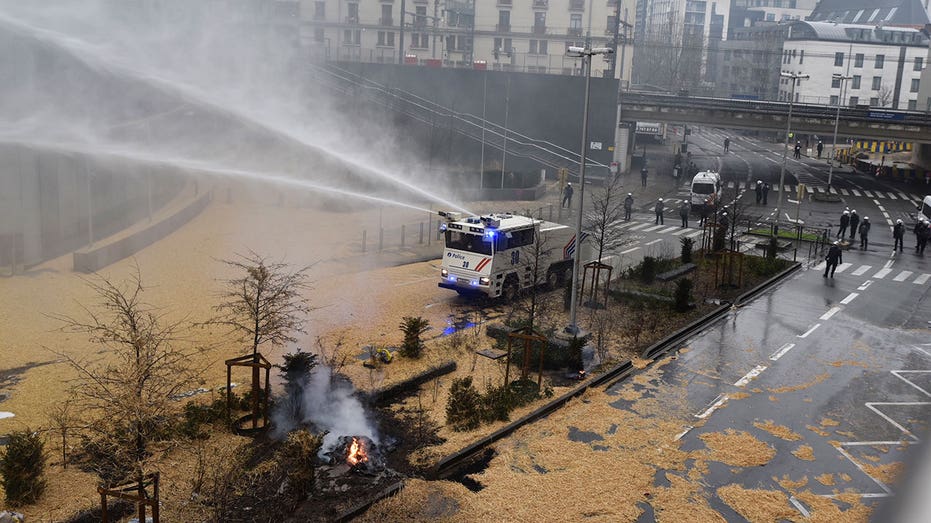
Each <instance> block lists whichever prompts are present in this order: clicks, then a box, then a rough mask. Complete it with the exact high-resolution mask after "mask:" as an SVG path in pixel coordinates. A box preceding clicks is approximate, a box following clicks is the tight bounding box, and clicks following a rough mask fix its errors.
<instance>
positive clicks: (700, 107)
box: [619, 92, 931, 151]
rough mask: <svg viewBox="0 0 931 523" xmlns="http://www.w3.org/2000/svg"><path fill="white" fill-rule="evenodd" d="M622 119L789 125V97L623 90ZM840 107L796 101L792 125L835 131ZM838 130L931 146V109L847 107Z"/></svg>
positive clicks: (795, 128) (769, 126)
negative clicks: (773, 99) (740, 97)
mask: <svg viewBox="0 0 931 523" xmlns="http://www.w3.org/2000/svg"><path fill="white" fill-rule="evenodd" d="M619 101H620V106H621V107H620V113H621V116H620V121H622V122H638V121H639V122H663V123H670V124H701V125H708V126H714V127H724V128H729V129H753V130H762V131H783V132H784V131H785V128H786V118H787V117H788V114H789V104H788V102H770V101H760V100H734V99H722V98H701V97H694V96H676V95H669V94H654V93H638V92H622V93H621V95H620V100H619ZM836 115H837V107H836V106H829V105H813V104H801V103H796V104H793V108H792V131H793V132H796V133H808V134H817V135H819V136H822V137H826V136H832V135H833V134H834V118H835V116H836ZM837 134H838V136H849V137H856V138H865V139H873V140H886V141H902V142H913V143H916V144H922V146H921V147H916V149H922V150H925V151H927V150H929V149H931V147H929V144H931V114H927V113H920V112H915V111H893V110H888V109H878V108H869V109H866V108H854V107H842V108H841V110H840V124H839V127H838V130H837Z"/></svg>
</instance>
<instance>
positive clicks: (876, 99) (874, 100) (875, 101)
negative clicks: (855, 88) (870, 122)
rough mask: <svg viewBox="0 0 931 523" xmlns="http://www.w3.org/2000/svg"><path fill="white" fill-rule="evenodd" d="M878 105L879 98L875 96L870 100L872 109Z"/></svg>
mask: <svg viewBox="0 0 931 523" xmlns="http://www.w3.org/2000/svg"><path fill="white" fill-rule="evenodd" d="M878 105H879V98H877V97H875V96H874V97H872V98H870V107H876V106H878Z"/></svg>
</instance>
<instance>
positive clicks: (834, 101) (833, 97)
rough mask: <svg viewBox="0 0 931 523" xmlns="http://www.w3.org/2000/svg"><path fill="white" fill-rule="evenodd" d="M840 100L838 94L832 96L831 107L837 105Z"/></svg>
mask: <svg viewBox="0 0 931 523" xmlns="http://www.w3.org/2000/svg"><path fill="white" fill-rule="evenodd" d="M839 99H840V98H838V96H837V95H836V94H832V95H831V105H837V101H838V100H839Z"/></svg>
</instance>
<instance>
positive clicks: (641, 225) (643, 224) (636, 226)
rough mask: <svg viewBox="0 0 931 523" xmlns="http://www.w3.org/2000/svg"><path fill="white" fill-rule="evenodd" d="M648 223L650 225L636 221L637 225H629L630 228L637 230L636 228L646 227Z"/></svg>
mask: <svg viewBox="0 0 931 523" xmlns="http://www.w3.org/2000/svg"><path fill="white" fill-rule="evenodd" d="M649 225H650V224H649V223H638V224H637V225H634V226H633V227H631V228H630V230H632V231H637V230H640V229H643V228H644V227H647V226H649Z"/></svg>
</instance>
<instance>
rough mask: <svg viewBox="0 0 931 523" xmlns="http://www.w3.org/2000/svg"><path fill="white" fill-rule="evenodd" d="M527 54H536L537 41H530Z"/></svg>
mask: <svg viewBox="0 0 931 523" xmlns="http://www.w3.org/2000/svg"><path fill="white" fill-rule="evenodd" d="M527 52H528V53H529V54H537V40H531V41H530V49H529V50H528V51H527Z"/></svg>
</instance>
